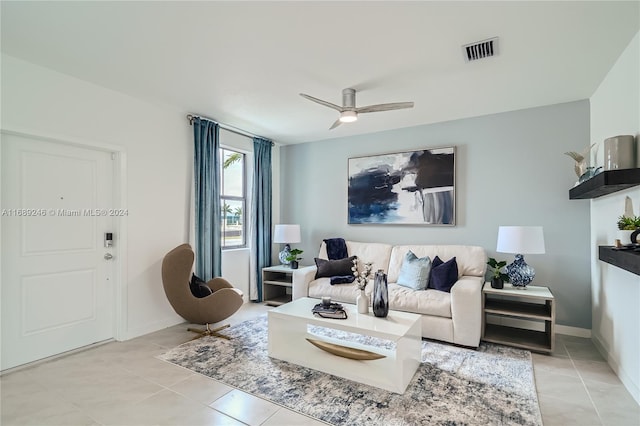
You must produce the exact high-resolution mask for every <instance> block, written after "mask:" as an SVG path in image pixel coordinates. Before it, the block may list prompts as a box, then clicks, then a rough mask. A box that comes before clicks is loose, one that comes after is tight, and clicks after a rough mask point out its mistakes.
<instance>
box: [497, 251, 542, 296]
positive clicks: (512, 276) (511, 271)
mask: <svg viewBox="0 0 640 426" xmlns="http://www.w3.org/2000/svg"><path fill="white" fill-rule="evenodd" d="M505 271H506V272H507V275H508V276H509V281H511V284H512V285H513V286H514V287H522V288H525V287H526V286H527V284H529V283H530V282H531V281H533V278H534V277H535V276H536V271H534V269H533V268H532V267H531V266H529V265H527V263H526V262H525V261H524V256H523V255H521V254H516V258H515V260H514V261H513V263H511V264H510V265H507V266H506V267H505Z"/></svg>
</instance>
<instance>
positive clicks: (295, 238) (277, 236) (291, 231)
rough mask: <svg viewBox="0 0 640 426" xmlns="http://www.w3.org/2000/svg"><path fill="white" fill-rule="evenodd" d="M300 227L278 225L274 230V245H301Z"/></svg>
mask: <svg viewBox="0 0 640 426" xmlns="http://www.w3.org/2000/svg"><path fill="white" fill-rule="evenodd" d="M300 241H301V240H300V225H276V227H275V229H274V230H273V242H274V243H284V244H290V243H299V242H300Z"/></svg>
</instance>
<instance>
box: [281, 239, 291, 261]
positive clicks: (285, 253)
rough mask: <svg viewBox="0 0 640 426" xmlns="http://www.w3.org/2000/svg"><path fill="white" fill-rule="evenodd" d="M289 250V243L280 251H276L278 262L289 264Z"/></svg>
mask: <svg viewBox="0 0 640 426" xmlns="http://www.w3.org/2000/svg"><path fill="white" fill-rule="evenodd" d="M290 250H291V246H290V245H289V244H285V246H284V249H282V251H281V252H280V253H278V260H280V263H282V264H283V265H288V264H289V261H288V260H287V257H289V255H290V254H291V252H290Z"/></svg>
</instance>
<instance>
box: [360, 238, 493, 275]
mask: <svg viewBox="0 0 640 426" xmlns="http://www.w3.org/2000/svg"><path fill="white" fill-rule="evenodd" d="M409 250H411V251H412V252H414V253H415V255H416V256H417V257H425V256H429V257H430V258H431V260H432V261H433V259H435V257H436V256H440V258H441V259H442V260H445V261H446V260H449V259H451V258H452V257H454V256H455V258H456V262H457V263H458V278H460V277H461V276H463V275H469V276H475V277H484V273H485V270H486V267H487V265H486V263H487V253H486V251H485V250H484V248H482V247H479V246H462V245H417V244H416V245H404V246H394V247H393V250H392V251H391V257H390V260H389V269H388V271H387V275H388V277H389V282H391V283H395V282H397V281H398V275H399V274H400V268H401V267H402V261H403V260H404V256H405V255H406V254H407V252H408V251H409ZM354 254H355V253H354Z"/></svg>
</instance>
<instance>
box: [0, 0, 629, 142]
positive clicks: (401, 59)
mask: <svg viewBox="0 0 640 426" xmlns="http://www.w3.org/2000/svg"><path fill="white" fill-rule="evenodd" d="M1 3H2V5H1V13H2V17H1V19H2V21H1V24H2V27H1V31H2V51H3V52H5V53H7V54H9V55H11V56H15V57H18V58H22V59H24V60H27V61H30V62H33V63H37V64H40V65H43V66H46V67H49V68H52V69H55V70H58V71H60V72H63V73H66V74H70V75H73V76H76V77H78V78H80V79H83V80H86V81H90V82H94V83H96V84H99V85H101V86H104V87H107V88H111V89H114V90H117V91H121V92H124V93H127V94H129V95H132V96H136V97H139V98H143V99H146V100H149V101H151V102H155V103H161V104H167V105H171V106H172V107H175V108H177V109H178V110H182V111H184V112H185V113H187V112H189V113H195V114H199V115H203V116H207V117H212V118H215V119H216V120H218V121H220V122H222V123H226V124H229V125H232V126H235V127H238V128H241V129H244V130H246V131H249V132H253V133H255V134H259V135H262V136H265V137H268V138H271V139H273V140H275V141H277V142H280V143H299V142H307V141H312V140H319V139H327V138H333V137H341V136H348V135H356V134H363V133H370V132H376V131H381V130H387V129H394V128H400V127H407V126H414V125H419V124H426V123H434V122H440V121H446V120H453V119H458V118H463V117H471V116H478V115H484V114H491V113H497V112H503V111H509V110H516V109H521V108H528V107H534V106H540V105H548V104H554V103H559V102H567V101H573V100H579V99H586V98H589V97H590V96H591V95H592V94H593V92H594V91H595V89H596V88H597V87H598V85H599V83H600V82H601V81H602V79H603V78H604V76H605V75H606V73H607V72H608V70H609V69H610V68H611V66H612V65H613V64H614V62H615V60H616V59H617V58H618V56H619V55H620V53H621V52H622V51H623V50H624V48H625V47H626V46H627V45H628V43H629V41H630V40H631V39H632V38H633V36H634V35H635V34H636V33H637V31H638V29H639V28H640V16H639V14H640V8H639V5H640V3H639V2H638V1H627V2H611V1H603V2H592V1H589V2H575V1H569V2H483V1H472V2H398V1H384V2H307V1H304V2H302V1H301V2H268V1H261V2H205V1H200V2H185V1H179V2H166V1H159V2H154V1H146V2H118V1H111V2H57V1H47V2H10V1H2V2H1ZM493 36H498V37H500V40H499V44H500V46H499V54H498V56H496V57H494V58H489V59H485V60H482V61H478V62H471V63H466V62H465V61H464V58H463V54H462V48H461V46H462V45H463V44H465V43H470V42H474V41H479V40H483V39H486V38H489V37H493ZM346 87H352V88H355V89H356V90H357V91H358V93H357V105H358V106H363V105H369V104H377V103H385V102H403V101H414V102H415V107H414V108H413V109H410V110H400V111H390V112H378V113H372V114H363V115H361V116H360V119H359V120H358V121H357V122H356V123H353V124H346V125H342V126H340V127H338V128H337V129H335V130H331V131H329V130H328V128H329V126H330V125H331V124H332V123H333V121H335V119H336V118H337V112H336V111H333V110H331V109H329V108H326V107H323V106H320V105H317V104H314V103H312V102H309V101H308V100H305V99H303V98H302V97H300V96H298V93H300V92H303V93H307V94H309V95H312V96H315V97H318V98H321V99H325V100H327V101H330V102H332V103H335V104H340V103H341V90H342V89H343V88H346Z"/></svg>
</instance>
